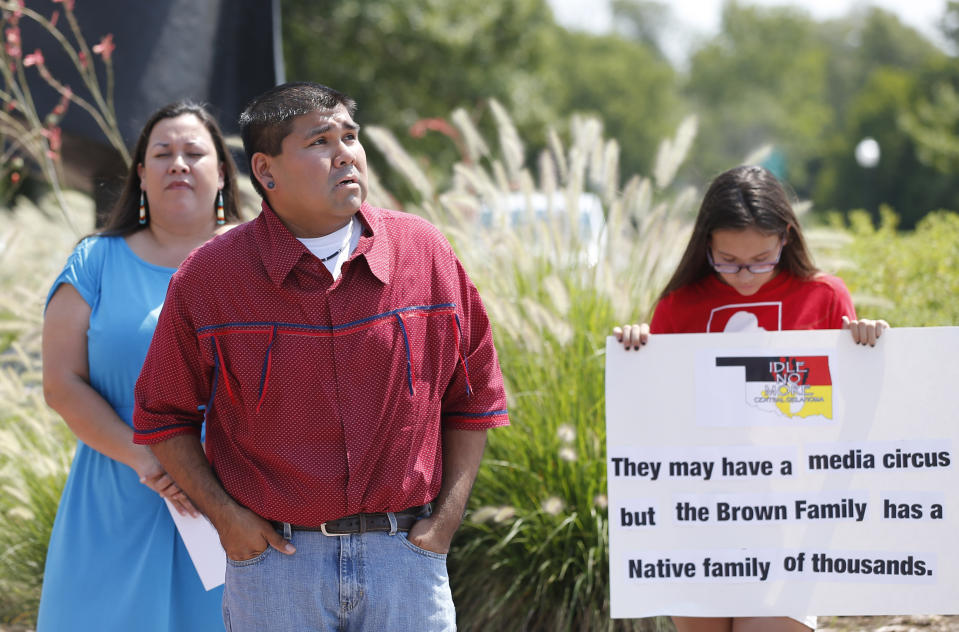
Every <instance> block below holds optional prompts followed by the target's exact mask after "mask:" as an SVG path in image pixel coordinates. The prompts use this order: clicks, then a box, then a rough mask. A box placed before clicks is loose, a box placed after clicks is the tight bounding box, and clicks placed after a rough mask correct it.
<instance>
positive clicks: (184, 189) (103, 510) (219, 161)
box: [37, 102, 239, 632]
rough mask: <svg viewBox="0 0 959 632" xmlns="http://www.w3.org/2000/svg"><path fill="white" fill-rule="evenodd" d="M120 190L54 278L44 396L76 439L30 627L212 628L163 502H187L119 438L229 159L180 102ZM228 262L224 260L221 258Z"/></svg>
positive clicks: (232, 172) (215, 207)
mask: <svg viewBox="0 0 959 632" xmlns="http://www.w3.org/2000/svg"><path fill="white" fill-rule="evenodd" d="M134 165H135V166H134V167H133V168H132V169H131V170H130V173H129V174H128V176H127V179H126V184H125V188H124V191H123V194H122V196H121V198H120V201H119V202H118V203H117V206H116V207H115V208H114V210H113V212H112V214H111V216H110V217H109V219H108V220H107V223H106V225H105V227H104V229H103V231H102V232H100V233H98V234H96V235H93V236H90V237H87V238H86V239H84V240H82V241H81V242H80V243H79V244H78V245H77V247H76V249H75V250H74V251H73V253H72V254H71V255H70V257H69V259H68V260H67V264H66V266H65V267H64V269H63V272H61V273H60V276H58V277H57V279H56V281H54V283H53V287H52V288H51V289H50V294H49V296H48V298H47V307H46V312H45V315H44V325H43V388H44V394H45V396H46V399H47V403H48V404H49V405H50V406H51V407H52V408H53V409H54V410H56V411H57V412H58V413H60V415H61V416H62V417H63V419H64V421H66V423H67V425H68V426H69V427H70V429H71V430H72V431H73V432H74V434H76V436H77V439H78V442H77V451H76V456H75V457H74V460H73V465H72V467H71V469H70V475H69V477H68V478H67V483H66V486H65V488H64V490H63V496H62V498H61V500H60V507H59V510H58V512H57V517H56V520H55V522H54V525H53V533H52V535H51V537H50V546H49V549H48V552H47V561H46V569H45V572H44V581H43V593H42V596H41V599H40V610H39V614H38V621H37V629H38V632H48V631H49V632H60V631H63V630H70V631H84V630H96V631H97V632H102V631H113V630H116V631H130V630H136V631H138V632H153V631H155V632H174V631H175V632H184V631H191V630H197V631H201V630H202V631H209V630H223V619H222V606H221V601H222V587H220V588H216V589H213V590H210V591H205V590H204V589H203V585H202V584H201V582H200V578H199V576H198V574H197V572H196V570H195V568H194V567H193V564H192V562H191V560H190V557H189V554H188V553H187V551H186V548H185V547H184V544H183V541H182V540H181V539H180V536H179V534H178V533H177V531H176V527H175V526H174V524H173V519H172V518H171V516H170V513H169V511H168V510H167V507H166V503H165V502H164V498H166V499H168V500H170V501H171V502H172V503H173V505H174V507H175V508H176V509H177V510H178V511H180V512H181V513H185V514H191V515H196V509H195V508H194V507H193V505H192V504H191V503H190V501H189V499H188V498H186V496H185V495H184V494H183V493H182V492H181V491H180V489H179V488H178V487H177V486H176V484H175V483H174V482H173V481H172V479H171V478H170V477H169V476H168V475H167V474H166V473H165V472H164V471H163V469H162V468H161V467H160V464H159V463H158V462H157V460H156V459H155V458H154V457H153V454H152V452H151V451H150V450H149V449H148V448H147V447H146V446H140V445H135V444H134V443H133V440H132V436H133V431H132V414H133V386H134V383H135V382H136V379H137V376H138V375H139V373H140V367H141V365H142V364H143V359H144V357H145V356H146V352H147V348H148V346H149V344H150V339H151V337H152V336H153V329H154V327H155V326H156V321H157V317H158V316H159V313H160V308H161V307H162V305H163V299H164V297H165V296H166V290H167V285H168V284H169V281H170V277H171V276H172V275H173V273H174V272H175V271H176V268H177V267H178V266H179V265H180V263H181V262H182V261H183V260H184V259H185V258H186V257H187V255H188V254H189V253H190V252H191V251H192V250H193V249H194V248H196V247H197V246H199V245H201V244H203V243H204V242H205V241H207V240H208V239H210V238H211V237H212V236H214V234H216V232H217V231H218V230H223V229H225V228H226V227H225V226H224V224H225V223H226V222H227V221H236V220H237V219H238V218H239V214H238V212H237V185H236V169H235V167H234V164H233V160H232V158H231V157H230V154H229V151H227V148H226V144H225V142H224V140H223V135H222V133H221V132H220V129H219V126H218V125H217V123H216V121H215V120H214V119H213V118H212V117H211V116H210V114H209V113H208V112H206V110H204V109H203V108H202V107H201V106H199V105H196V104H193V103H187V102H179V103H174V104H171V105H169V106H166V107H164V108H162V109H160V110H159V111H157V112H156V113H155V114H154V115H153V116H152V117H151V118H150V120H149V121H148V122H147V124H146V126H145V127H144V129H143V131H142V132H141V134H140V137H139V139H138V141H137V145H136V148H135V153H134ZM224 265H229V262H224Z"/></svg>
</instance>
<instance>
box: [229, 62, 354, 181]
mask: <svg viewBox="0 0 959 632" xmlns="http://www.w3.org/2000/svg"><path fill="white" fill-rule="evenodd" d="M338 105H342V106H343V107H345V108H346V111H347V112H348V113H349V115H350V116H351V117H352V116H353V114H354V112H356V102H355V101H353V99H351V98H350V97H348V96H346V95H345V94H343V93H342V92H338V91H336V90H334V89H333V88H329V87H327V86H324V85H321V84H319V83H313V82H309V81H298V82H295V83H284V84H281V85H278V86H276V87H275V88H271V89H270V90H267V91H266V92H264V93H263V94H261V95H260V96H258V97H256V98H254V99H253V100H252V101H250V103H249V105H247V106H246V109H245V110H243V113H242V114H240V135H241V136H242V138H243V149H244V151H246V159H247V164H248V165H249V167H250V180H251V181H252V182H253V188H254V189H256V191H257V193H259V194H260V196H261V197H262V198H263V199H266V192H265V191H263V188H262V187H261V186H260V183H259V182H258V181H257V179H256V176H255V175H253V164H252V162H251V159H252V158H253V154H255V153H257V152H262V153H264V154H266V155H267V156H276V155H277V154H279V153H280V152H281V150H282V143H283V139H284V138H286V137H287V135H289V133H290V130H291V128H292V127H293V119H295V118H297V117H298V116H303V115H304V114H309V113H310V112H315V111H317V110H332V109H334V108H335V107H337V106H338Z"/></svg>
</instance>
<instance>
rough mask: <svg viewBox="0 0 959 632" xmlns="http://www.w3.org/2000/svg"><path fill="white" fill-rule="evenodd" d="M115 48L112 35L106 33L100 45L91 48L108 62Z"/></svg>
mask: <svg viewBox="0 0 959 632" xmlns="http://www.w3.org/2000/svg"><path fill="white" fill-rule="evenodd" d="M64 1H66V0H64ZM116 48H117V47H116V45H115V44H114V43H113V33H107V34H106V35H104V36H103V39H101V40H100V43H99V44H97V45H96V46H94V47H93V52H94V53H96V54H97V55H102V56H103V61H110V56H111V55H113V51H115V50H116Z"/></svg>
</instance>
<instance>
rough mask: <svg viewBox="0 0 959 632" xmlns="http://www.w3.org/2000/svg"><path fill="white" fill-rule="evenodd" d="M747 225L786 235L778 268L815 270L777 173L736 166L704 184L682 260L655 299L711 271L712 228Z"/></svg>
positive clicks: (803, 273) (799, 273) (798, 272)
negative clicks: (709, 250) (708, 252)
mask: <svg viewBox="0 0 959 632" xmlns="http://www.w3.org/2000/svg"><path fill="white" fill-rule="evenodd" d="M746 228H754V229H756V230H758V231H759V232H761V233H763V234H767V235H779V236H781V237H783V238H784V239H785V241H786V244H785V246H783V251H782V255H781V256H780V259H779V268H780V269H782V270H786V271H787V272H789V273H791V274H793V275H794V276H796V277H799V278H803V279H805V278H809V277H811V276H813V275H814V274H816V273H817V272H819V270H818V269H817V268H816V266H815V265H813V262H812V258H811V257H810V256H809V250H808V249H807V248H806V242H805V240H804V239H803V236H802V230H801V229H800V227H799V221H798V220H797V219H796V213H795V212H794V211H793V208H792V205H791V204H790V202H789V196H788V194H787V193H786V190H785V189H784V188H783V186H782V184H780V182H779V180H777V179H776V176H774V175H773V174H772V173H770V172H769V171H767V170H766V169H764V168H763V167H757V166H743V167H736V168H735V169H730V170H729V171H726V172H724V173H721V174H720V175H719V176H717V177H716V179H715V180H713V182H712V184H710V185H709V189H708V190H707V191H706V195H705V196H703V203H702V205H700V207H699V214H698V215H697V216H696V225H695V226H694V227H693V234H692V236H691V237H690V238H689V244H687V245H686V251H685V252H684V253H683V258H682V259H681V260H680V262H679V267H677V268H676V272H674V273H673V278H671V279H670V280H669V283H667V284H666V289H664V290H663V292H662V294H660V295H659V298H660V299H663V298H664V297H665V296H666V295H667V294H669V293H670V292H673V291H674V290H678V289H679V288H681V287H685V286H687V285H690V284H692V283H695V282H696V281H699V280H700V279H702V278H705V277H707V276H709V275H711V274H714V272H715V271H714V270H713V268H712V266H710V265H709V262H708V261H707V260H706V249H707V248H709V240H710V236H711V235H712V234H713V231H716V230H725V229H731V230H743V229H746Z"/></svg>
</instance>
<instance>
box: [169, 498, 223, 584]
mask: <svg viewBox="0 0 959 632" xmlns="http://www.w3.org/2000/svg"><path fill="white" fill-rule="evenodd" d="M163 500H164V501H166V507H167V509H169V510H170V515H171V516H173V522H174V524H176V528H177V531H179V532H180V537H181V538H183V543H184V544H185V545H186V550H187V552H188V553H189V554H190V559H191V560H193V566H195V567H196V572H197V574H198V575H199V576H200V581H201V582H203V588H205V589H206V590H211V589H213V588H216V587H217V586H219V585H221V584H222V583H223V580H224V577H225V576H226V553H225V552H224V551H223V546H222V545H221V544H220V536H219V535H218V534H217V532H216V529H214V528H213V525H212V524H210V521H209V520H207V519H206V517H204V516H202V515H201V516H197V517H196V518H193V517H191V516H181V515H180V514H179V512H177V510H176V509H174V508H173V504H172V503H171V502H170V501H169V500H167V499H166V498H164V499H163Z"/></svg>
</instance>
